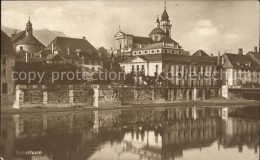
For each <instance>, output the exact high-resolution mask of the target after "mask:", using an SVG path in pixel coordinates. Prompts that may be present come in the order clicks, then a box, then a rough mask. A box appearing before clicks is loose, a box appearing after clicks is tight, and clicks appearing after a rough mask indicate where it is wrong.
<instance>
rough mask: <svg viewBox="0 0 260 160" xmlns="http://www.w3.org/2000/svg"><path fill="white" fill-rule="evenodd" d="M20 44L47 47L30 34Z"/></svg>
mask: <svg viewBox="0 0 260 160" xmlns="http://www.w3.org/2000/svg"><path fill="white" fill-rule="evenodd" d="M17 44H18V45H19V44H32V45H39V46H41V47H43V48H44V47H45V46H44V45H43V44H42V43H41V42H40V41H39V40H38V39H36V38H35V37H34V36H33V35H32V34H28V35H27V36H26V37H24V38H23V39H22V40H21V41H20V42H18V43H17Z"/></svg>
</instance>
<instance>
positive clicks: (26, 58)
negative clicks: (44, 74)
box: [25, 52, 28, 63]
mask: <svg viewBox="0 0 260 160" xmlns="http://www.w3.org/2000/svg"><path fill="white" fill-rule="evenodd" d="M27 62H28V53H27V52H26V53H25V63H27Z"/></svg>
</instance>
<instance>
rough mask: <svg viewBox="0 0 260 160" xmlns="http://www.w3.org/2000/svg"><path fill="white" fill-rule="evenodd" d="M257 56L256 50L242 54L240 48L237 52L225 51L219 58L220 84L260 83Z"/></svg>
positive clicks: (259, 66) (259, 67) (259, 68)
mask: <svg viewBox="0 0 260 160" xmlns="http://www.w3.org/2000/svg"><path fill="white" fill-rule="evenodd" d="M257 57H259V53H258V52H257V50H255V52H249V53H248V54H247V55H244V54H243V49H242V48H240V49H239V50H238V54H233V53H225V54H224V55H223V56H222V60H221V61H222V62H221V63H222V64H221V65H222V73H223V74H222V76H223V77H222V85H228V86H241V85H246V84H250V85H257V84H260V79H259V77H260V65H259V63H258V61H259V59H257Z"/></svg>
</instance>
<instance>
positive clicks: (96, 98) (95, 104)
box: [93, 85, 99, 108]
mask: <svg viewBox="0 0 260 160" xmlns="http://www.w3.org/2000/svg"><path fill="white" fill-rule="evenodd" d="M93 90H94V97H93V99H94V102H93V106H94V107H97V108H98V97H99V85H95V86H93Z"/></svg>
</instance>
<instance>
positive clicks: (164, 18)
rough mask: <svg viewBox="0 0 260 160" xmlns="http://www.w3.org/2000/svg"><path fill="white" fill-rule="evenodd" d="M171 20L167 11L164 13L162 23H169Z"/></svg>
mask: <svg viewBox="0 0 260 160" xmlns="http://www.w3.org/2000/svg"><path fill="white" fill-rule="evenodd" d="M168 20H169V15H168V13H167V12H166V9H165V10H164V11H163V14H162V21H168Z"/></svg>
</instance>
